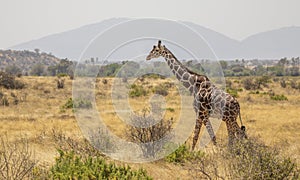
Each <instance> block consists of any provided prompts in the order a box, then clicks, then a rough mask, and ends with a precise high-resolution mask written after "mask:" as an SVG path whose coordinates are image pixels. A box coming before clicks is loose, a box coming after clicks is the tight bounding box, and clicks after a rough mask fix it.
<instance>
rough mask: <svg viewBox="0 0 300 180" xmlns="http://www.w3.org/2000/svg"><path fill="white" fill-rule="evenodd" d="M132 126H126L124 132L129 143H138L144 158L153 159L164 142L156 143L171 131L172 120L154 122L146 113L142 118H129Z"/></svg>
mask: <svg viewBox="0 0 300 180" xmlns="http://www.w3.org/2000/svg"><path fill="white" fill-rule="evenodd" d="M131 121H132V123H133V126H128V128H127V129H128V130H127V131H126V134H127V137H128V139H129V140H130V141H132V142H135V143H140V147H141V150H142V152H143V155H144V157H154V156H155V154H156V153H157V152H158V151H159V150H160V149H162V147H163V145H164V142H161V143H158V142H157V141H158V140H161V139H162V138H163V137H165V136H166V134H167V133H170V131H171V130H172V124H173V120H172V119H171V120H160V121H159V122H158V123H156V120H155V119H154V117H152V116H151V115H149V116H147V115H146V112H144V114H143V115H142V116H133V117H132V118H131Z"/></svg>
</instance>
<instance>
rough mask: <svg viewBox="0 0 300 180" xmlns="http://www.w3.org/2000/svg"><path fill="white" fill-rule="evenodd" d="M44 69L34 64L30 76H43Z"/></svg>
mask: <svg viewBox="0 0 300 180" xmlns="http://www.w3.org/2000/svg"><path fill="white" fill-rule="evenodd" d="M44 72H45V67H44V65H42V64H36V65H34V66H33V67H32V69H31V71H30V74H31V75H33V76H42V75H44Z"/></svg>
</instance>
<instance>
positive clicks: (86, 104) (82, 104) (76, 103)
mask: <svg viewBox="0 0 300 180" xmlns="http://www.w3.org/2000/svg"><path fill="white" fill-rule="evenodd" d="M73 107H74V108H84V109H89V108H92V103H91V102H90V101H87V100H83V99H75V100H73V99H72V98H69V99H68V100H67V102H66V103H65V104H64V105H63V106H62V108H63V109H71V108H73Z"/></svg>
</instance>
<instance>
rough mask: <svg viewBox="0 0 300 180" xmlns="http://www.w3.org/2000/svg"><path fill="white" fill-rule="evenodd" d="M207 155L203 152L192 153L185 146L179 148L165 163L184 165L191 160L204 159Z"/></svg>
mask: <svg viewBox="0 0 300 180" xmlns="http://www.w3.org/2000/svg"><path fill="white" fill-rule="evenodd" d="M204 156H205V154H204V153H203V152H201V151H190V150H189V147H188V146H186V145H185V144H183V145H181V146H179V147H178V148H177V149H176V150H175V151H174V152H172V153H171V154H169V155H168V156H167V157H165V161H167V162H172V163H184V162H186V161H189V160H195V159H202V158H203V157H204Z"/></svg>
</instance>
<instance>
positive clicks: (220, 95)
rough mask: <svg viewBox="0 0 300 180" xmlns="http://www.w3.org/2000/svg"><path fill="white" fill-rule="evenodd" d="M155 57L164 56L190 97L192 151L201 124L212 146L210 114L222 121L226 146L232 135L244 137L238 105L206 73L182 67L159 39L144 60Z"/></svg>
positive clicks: (212, 134) (231, 140) (214, 141)
mask: <svg viewBox="0 0 300 180" xmlns="http://www.w3.org/2000/svg"><path fill="white" fill-rule="evenodd" d="M158 57H163V58H165V60H166V62H167V64H168V66H169V67H170V69H171V71H172V72H173V74H174V75H175V76H176V78H177V79H178V80H179V81H180V82H181V83H182V84H183V86H184V87H185V88H187V89H188V90H189V92H190V93H191V94H192V95H193V97H194V102H193V107H194V110H195V113H196V124H195V128H194V137H193V144H192V150H194V148H195V145H196V144H197V141H198V138H199V133H200V129H201V126H202V124H204V125H205V127H206V129H207V131H208V134H209V136H210V138H211V140H212V142H213V144H215V145H216V136H215V133H214V130H213V128H212V125H211V123H210V121H209V117H210V115H211V114H213V113H214V114H217V115H218V116H219V117H220V118H221V119H222V120H223V121H225V123H226V127H227V132H228V144H229V145H232V143H233V141H234V140H235V139H236V138H243V137H244V138H247V136H246V132H245V130H246V129H245V126H243V125H242V119H241V116H240V106H239V103H238V101H237V100H236V99H235V98H234V97H232V96H231V95H230V94H228V93H226V92H224V91H223V90H221V89H219V88H217V87H216V86H215V85H214V84H213V83H212V82H211V81H210V80H209V78H208V77H207V76H205V75H200V74H197V73H195V72H192V71H191V70H189V69H188V68H187V67H185V66H184V65H183V64H182V63H181V62H180V61H179V60H177V58H176V57H175V56H174V54H173V53H172V52H171V51H170V50H169V49H167V48H166V47H165V46H164V45H163V46H162V45H161V41H160V40H159V41H158V45H157V46H155V45H154V46H153V49H152V50H151V51H150V53H149V55H148V56H147V57H146V60H151V59H153V58H158ZM237 116H239V118H240V121H241V128H240V127H239V125H238V123H237V121H236V119H237Z"/></svg>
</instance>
